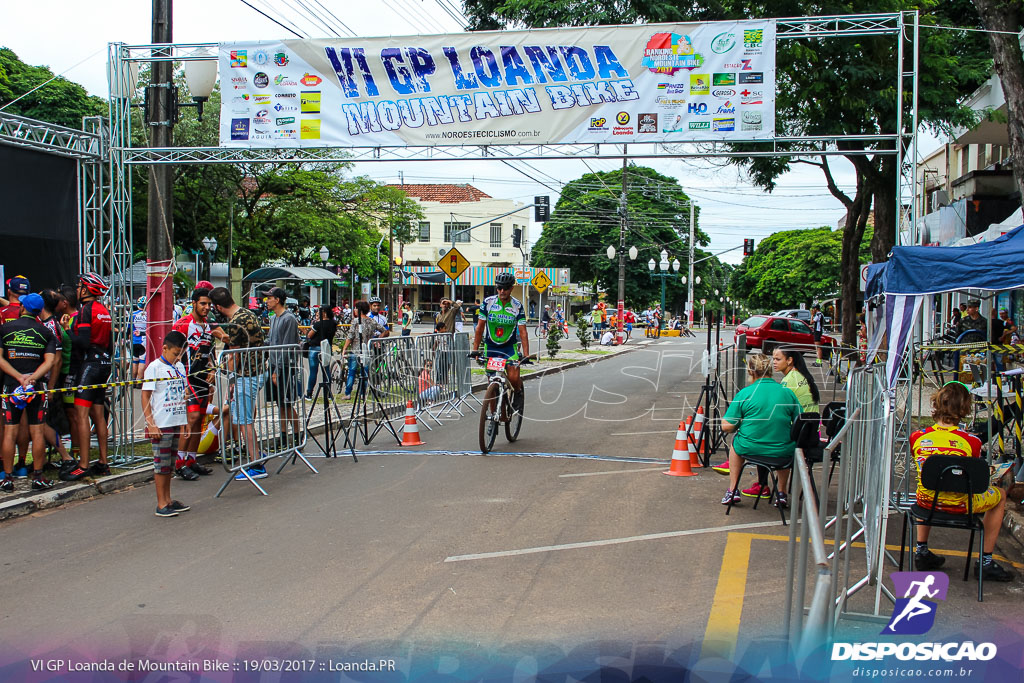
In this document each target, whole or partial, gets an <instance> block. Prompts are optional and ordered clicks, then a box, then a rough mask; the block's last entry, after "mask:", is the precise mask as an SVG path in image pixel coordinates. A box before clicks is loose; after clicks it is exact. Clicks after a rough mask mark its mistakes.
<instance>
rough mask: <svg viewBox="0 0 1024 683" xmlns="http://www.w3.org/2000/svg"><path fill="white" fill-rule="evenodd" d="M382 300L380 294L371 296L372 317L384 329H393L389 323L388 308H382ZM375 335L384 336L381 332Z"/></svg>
mask: <svg viewBox="0 0 1024 683" xmlns="http://www.w3.org/2000/svg"><path fill="white" fill-rule="evenodd" d="M382 308H383V307H382V306H381V301H380V297H379V296H371V297H370V317H371V318H373V321H374V322H375V323H377V324H378V325H380V326H381V328H382V329H385V330H388V331H390V330H391V325H390V324H388V313H387V310H382ZM374 336H375V337H380V336H382V335H381V333H380V332H378V333H377V334H375V335H374Z"/></svg>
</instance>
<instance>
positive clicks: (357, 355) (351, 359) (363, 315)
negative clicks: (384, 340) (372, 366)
mask: <svg viewBox="0 0 1024 683" xmlns="http://www.w3.org/2000/svg"><path fill="white" fill-rule="evenodd" d="M353 315H354V317H353V318H352V325H351V326H350V327H349V328H348V334H347V335H346V336H345V346H344V347H343V348H342V349H341V355H343V356H344V355H345V354H348V349H349V347H350V346H351V347H352V350H353V351H352V353H351V354H349V355H348V377H347V378H346V381H345V396H346V397H348V396H351V395H352V385H353V383H354V382H355V379H356V368H357V367H358V366H362V369H361V371H360V372H361V373H362V376H363V377H365V376H366V371H367V368H366V366H367V365H368V363H369V352H370V340H371V339H373V338H374V337H377V336H380V337H387V336H388V335H389V334H390V332H388V331H387V330H386V329H384V328H383V327H381V326H380V324H379V323H377V321H376V320H374V319H373V318H372V317H371V316H370V306H369V304H367V303H366V302H365V301H357V302H356V306H355V308H354V309H353Z"/></svg>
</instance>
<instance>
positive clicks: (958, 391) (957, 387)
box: [910, 381, 1013, 581]
mask: <svg viewBox="0 0 1024 683" xmlns="http://www.w3.org/2000/svg"><path fill="white" fill-rule="evenodd" d="M971 401H972V398H971V392H970V391H968V390H967V387H966V386H965V385H963V384H961V383H960V382H956V381H954V382H949V383H948V384H946V385H945V386H944V387H942V388H941V389H939V390H938V391H937V392H936V393H935V395H934V396H932V419H933V420H935V424H934V425H933V426H931V427H929V428H928V429H924V430H920V431H916V432H914V433H913V434H912V435H911V436H910V448H911V450H912V451H913V454H914V462H915V463H917V475H918V481H920V478H921V469H922V468H923V467H924V461H925V460H927V459H928V456H931V455H960V456H963V457H965V458H980V457H981V439H979V438H978V437H976V436H975V435H974V434H969V433H967V432H965V431H963V430H962V429H960V427H959V423H960V421H961V420H963V419H964V418H965V417H967V416H968V415H970V414H971ZM932 495H933V492H932V491H930V490H929V489H926V488H922V487H921V484H920V483H918V485H917V504H918V506H920V507H923V508H926V509H928V508H931V507H932V505H933V501H932ZM971 502H972V505H973V508H972V509H973V510H974V512H975V513H982V512H983V513H985V516H984V518H983V520H982V522H983V524H984V525H985V545H984V548H982V555H981V566H982V567H983V568H984V570H983V571H984V572H985V580H986V581H1012V580H1013V574H1012V573H1011V572H1008V571H1007V570H1005V569H1003V568H1002V567H1001V566H1000V565H999V564H998V563H996V561H995V560H993V559H992V551H993V550H994V549H995V547H996V537H997V536H999V529H1000V528H1001V527H1002V525H1003V512H1004V510H1005V509H1006V491H1005V490H1003V489H1001V488H999V487H996V486H990V487H989V488H988V491H986V492H985V493H978V494H975V495H974V499H973V500H972V501H971ZM935 505H936V506H937V507H936V508H935V509H936V510H937V511H939V512H945V513H947V514H960V515H966V514H967V494H966V493H940V494H939V499H938V501H936V502H935ZM931 530H932V529H931V527H929V526H925V525H924V524H919V525H917V549H916V550H915V551H914V568H915V569H917V570H919V571H929V570H932V569H938V568H939V567H941V566H942V565H943V563H944V562H945V561H946V558H944V557H939V556H938V555H936V554H935V553H933V552H932V551H931V550H929V549H928V533H929V532H930V531H931ZM974 572H975V573H974V575H975V576H977V575H978V573H977V572H978V568H977V565H975V568H974Z"/></svg>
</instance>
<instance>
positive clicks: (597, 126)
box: [587, 116, 608, 131]
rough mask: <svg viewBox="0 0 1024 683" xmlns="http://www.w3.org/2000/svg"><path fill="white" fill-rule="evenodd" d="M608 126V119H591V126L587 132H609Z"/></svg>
mask: <svg viewBox="0 0 1024 683" xmlns="http://www.w3.org/2000/svg"><path fill="white" fill-rule="evenodd" d="M607 124H608V119H606V118H604V117H603V116H602V117H600V118H591V119H590V126H589V127H588V128H587V130H592V131H599V130H608V125H607Z"/></svg>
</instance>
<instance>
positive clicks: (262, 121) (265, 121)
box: [252, 114, 270, 126]
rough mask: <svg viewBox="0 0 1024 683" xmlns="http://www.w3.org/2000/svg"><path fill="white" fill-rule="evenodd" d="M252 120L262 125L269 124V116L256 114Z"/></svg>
mask: <svg viewBox="0 0 1024 683" xmlns="http://www.w3.org/2000/svg"><path fill="white" fill-rule="evenodd" d="M252 122H253V123H254V124H256V123H260V124H263V125H264V126H269V125H270V117H269V116H259V115H258V114H257V115H256V116H254V117H252Z"/></svg>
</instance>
